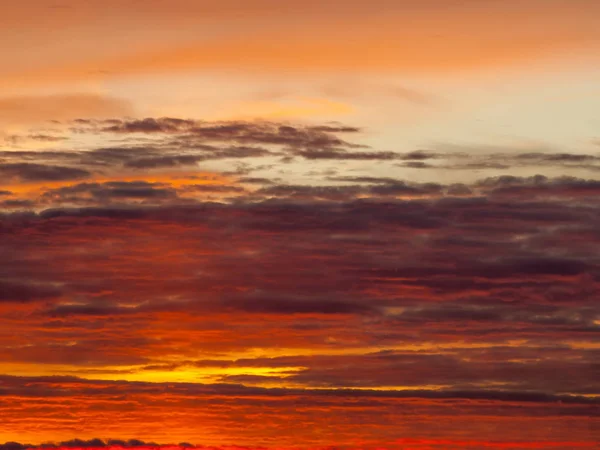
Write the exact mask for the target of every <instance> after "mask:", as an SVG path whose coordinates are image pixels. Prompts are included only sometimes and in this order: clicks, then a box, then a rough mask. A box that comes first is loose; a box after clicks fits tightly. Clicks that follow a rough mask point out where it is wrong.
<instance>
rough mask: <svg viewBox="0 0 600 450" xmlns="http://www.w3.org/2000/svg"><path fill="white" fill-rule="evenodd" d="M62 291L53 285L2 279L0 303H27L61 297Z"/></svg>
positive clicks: (0, 281)
mask: <svg viewBox="0 0 600 450" xmlns="http://www.w3.org/2000/svg"><path fill="white" fill-rule="evenodd" d="M60 295H61V290H60V289H58V288H56V287H54V286H52V285H43V284H36V283H32V282H30V281H12V280H2V279H0V303H6V302H14V303H26V302H35V301H39V300H47V299H52V298H57V297H60Z"/></svg>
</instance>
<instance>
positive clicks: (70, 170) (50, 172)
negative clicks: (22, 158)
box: [0, 163, 92, 181]
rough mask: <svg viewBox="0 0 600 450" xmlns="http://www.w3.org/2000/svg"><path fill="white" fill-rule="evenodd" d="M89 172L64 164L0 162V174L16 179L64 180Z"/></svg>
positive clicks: (80, 177) (83, 176) (84, 176)
mask: <svg viewBox="0 0 600 450" xmlns="http://www.w3.org/2000/svg"><path fill="white" fill-rule="evenodd" d="M91 175H92V174H91V172H89V171H87V170H84V169H80V168H76V167H65V166H51V165H45V164H36V163H8V164H0V176H2V177H5V178H8V179H11V178H12V179H16V180H17V181H66V180H79V179H82V178H89V177H90V176H91Z"/></svg>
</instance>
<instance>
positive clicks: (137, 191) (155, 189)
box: [43, 181, 177, 203]
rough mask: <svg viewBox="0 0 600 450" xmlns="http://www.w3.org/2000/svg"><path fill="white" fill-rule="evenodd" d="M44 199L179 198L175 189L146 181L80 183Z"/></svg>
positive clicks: (67, 200) (51, 192) (118, 199)
mask: <svg viewBox="0 0 600 450" xmlns="http://www.w3.org/2000/svg"><path fill="white" fill-rule="evenodd" d="M43 198H44V199H45V200H47V201H51V202H58V201H62V202H75V203H77V202H80V201H86V200H90V199H92V200H93V202H97V203H107V202H111V201H130V200H166V199H175V198H177V192H176V190H175V189H173V188H171V187H169V186H165V185H164V184H161V183H149V182H146V181H108V182H106V183H80V184H76V185H73V186H66V187H61V188H58V189H49V190H47V191H46V192H45V194H44V196H43Z"/></svg>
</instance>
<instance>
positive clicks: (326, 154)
mask: <svg viewBox="0 0 600 450" xmlns="http://www.w3.org/2000/svg"><path fill="white" fill-rule="evenodd" d="M296 154H297V155H298V156H302V157H303V158H306V159H313V160H315V159H336V160H349V161H368V160H375V161H376V160H383V161H389V160H392V159H397V158H398V154H397V153H394V152H383V151H380V152H365V151H362V152H349V151H345V150H339V149H327V148H326V149H318V148H317V149H307V150H300V151H298V152H296Z"/></svg>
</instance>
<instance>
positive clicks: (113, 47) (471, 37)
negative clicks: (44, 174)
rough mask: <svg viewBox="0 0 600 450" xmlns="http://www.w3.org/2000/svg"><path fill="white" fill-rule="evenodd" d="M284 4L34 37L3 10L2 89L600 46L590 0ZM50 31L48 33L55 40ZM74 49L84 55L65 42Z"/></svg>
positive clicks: (74, 27) (101, 14) (176, 14)
mask: <svg viewBox="0 0 600 450" xmlns="http://www.w3.org/2000/svg"><path fill="white" fill-rule="evenodd" d="M286 5H287V6H286V8H285V9H283V8H281V6H280V5H279V4H278V3H277V2H274V1H271V0H264V1H253V2H247V3H244V5H243V6H242V5H240V3H239V2H225V3H223V2H220V3H219V6H215V5H214V4H212V3H210V2H206V1H199V2H191V1H187V0H186V1H183V0H181V1H177V2H169V3H166V2H159V1H154V2H144V3H143V5H141V4H137V3H136V2H125V3H124V2H109V4H108V5H106V4H104V3H103V6H102V8H98V5H87V4H86V5H83V4H81V3H77V5H75V4H70V3H67V4H66V5H65V6H67V7H66V8H63V9H56V8H50V6H51V5H50V4H49V3H48V2H39V4H38V8H39V9H40V10H44V11H45V12H46V13H47V14H44V15H40V17H44V22H43V27H39V26H36V25H38V24H37V22H36V21H37V20H38V19H36V18H35V17H32V15H31V14H30V11H31V8H28V9H27V11H25V10H23V9H22V7H19V6H11V7H9V8H8V11H7V16H5V17H9V18H12V20H11V23H12V24H14V23H19V22H18V21H24V22H21V23H29V25H28V26H27V28H23V25H21V27H22V28H21V30H20V31H21V32H24V33H25V34H26V36H27V39H22V40H17V38H16V36H15V34H14V25H9V24H7V26H6V27H5V28H4V31H2V32H0V41H3V42H8V43H10V45H11V47H10V48H7V49H6V50H7V51H6V56H5V58H4V60H3V61H2V62H1V63H0V64H1V65H2V66H3V69H4V70H3V72H5V73H6V74H7V75H5V76H4V79H5V82H6V83H8V82H10V83H13V84H14V83H17V84H18V83H21V82H27V80H30V81H31V80H34V81H35V80H37V81H38V82H56V81H59V82H60V81H65V80H86V79H89V78H90V77H110V76H121V75H129V74H147V73H156V72H161V73H172V72H173V73H174V72H179V71H188V70H196V69H226V70H233V71H243V72H245V71H248V70H258V71H262V70H269V71H281V70H285V71H306V70H311V71H312V70H319V71H323V70H327V71H339V70H348V69H351V70H354V71H376V72H381V71H383V72H390V71H391V72H398V71H401V72H402V73H406V72H423V71H426V72H430V71H434V72H436V71H440V70H442V71H448V70H464V69H477V68H488V67H500V68H501V67H503V66H506V65H512V64H515V63H517V64H532V63H533V61H535V60H537V59H539V58H545V57H552V56H556V55H558V56H563V55H564V54H565V53H568V52H570V51H573V50H576V51H579V50H583V51H589V52H594V51H596V50H597V49H598V48H599V45H600V32H599V31H598V30H599V29H600V28H599V27H598V26H597V25H598V23H597V19H596V18H597V17H599V16H600V6H598V3H597V2H595V1H587V0H579V1H572V2H564V1H559V0H551V1H541V0H528V1H519V2H516V1H508V2H477V3H475V2H451V1H442V0H435V1H433V0H431V1H427V2H415V1H395V2H392V1H388V0H379V1H375V2H368V1H364V0H355V1H353V2H341V1H335V2H327V3H326V4H324V3H323V2H315V1H310V2H297V3H296V2H291V3H290V2H288V3H286ZM4 20H7V21H8V20H9V19H4ZM15 21H17V22H15ZM215 23H218V24H219V26H218V32H217V31H215V29H214V26H215ZM49 29H57V36H58V37H60V40H59V39H53V38H52V36H49V35H48V30H49ZM150 30H151V32H150ZM198 30H203V31H201V32H199V31H198ZM32 41H33V42H38V43H39V45H40V48H42V49H46V51H45V52H44V53H43V54H42V55H41V57H40V58H39V60H38V61H36V62H35V63H33V64H32V63H31V61H28V60H27V61H26V60H23V58H22V56H21V53H19V51H18V49H19V46H20V45H21V44H20V42H27V43H28V44H27V45H31V42H32ZM81 41H83V42H85V43H87V45H81V44H74V42H75V43H76V42H81ZM21 50H22V51H26V50H27V48H25V47H23V48H22V49H21ZM11 73H12V75H11Z"/></svg>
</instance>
